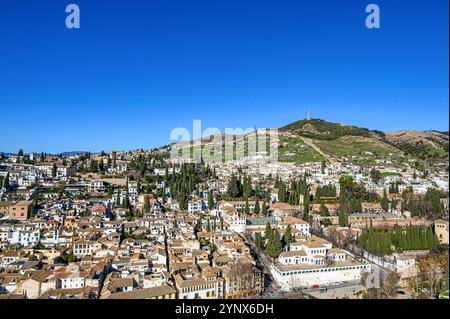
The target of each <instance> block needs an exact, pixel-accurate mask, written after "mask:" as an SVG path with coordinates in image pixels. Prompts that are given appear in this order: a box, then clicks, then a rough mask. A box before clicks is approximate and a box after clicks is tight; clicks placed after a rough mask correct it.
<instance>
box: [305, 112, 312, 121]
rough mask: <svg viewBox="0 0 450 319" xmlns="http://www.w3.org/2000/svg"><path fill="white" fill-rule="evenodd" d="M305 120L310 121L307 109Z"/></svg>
mask: <svg viewBox="0 0 450 319" xmlns="http://www.w3.org/2000/svg"><path fill="white" fill-rule="evenodd" d="M306 119H307V120H308V121H309V120H310V119H311V117H310V115H309V109H308V111H307V112H306Z"/></svg>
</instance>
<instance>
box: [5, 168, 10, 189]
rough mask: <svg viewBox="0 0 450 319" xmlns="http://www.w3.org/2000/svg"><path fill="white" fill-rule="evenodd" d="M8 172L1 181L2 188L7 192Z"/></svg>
mask: <svg viewBox="0 0 450 319" xmlns="http://www.w3.org/2000/svg"><path fill="white" fill-rule="evenodd" d="M9 186H10V185H9V172H8V173H6V176H5V178H4V179H3V188H4V189H6V190H8V189H9Z"/></svg>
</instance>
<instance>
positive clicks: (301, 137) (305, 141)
mask: <svg viewBox="0 0 450 319" xmlns="http://www.w3.org/2000/svg"><path fill="white" fill-rule="evenodd" d="M299 138H300V139H301V140H302V141H303V142H304V143H305V144H306V145H309V146H311V147H312V148H313V149H314V150H315V151H316V152H317V153H319V154H320V155H322V156H323V157H325V158H326V159H327V160H328V161H329V162H330V163H331V164H335V163H336V162H337V161H336V160H335V159H334V158H333V157H331V156H330V155H328V154H325V153H324V152H323V151H322V150H321V149H320V148H319V147H318V146H317V145H316V144H314V142H313V140H312V139H310V138H307V137H303V136H299Z"/></svg>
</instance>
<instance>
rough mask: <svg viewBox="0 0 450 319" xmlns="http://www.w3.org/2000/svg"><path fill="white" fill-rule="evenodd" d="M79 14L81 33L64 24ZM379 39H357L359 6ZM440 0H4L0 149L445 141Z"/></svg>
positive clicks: (0, 10)
mask: <svg viewBox="0 0 450 319" xmlns="http://www.w3.org/2000/svg"><path fill="white" fill-rule="evenodd" d="M71 2H72V3H77V4H78V5H79V6H80V9H81V29H79V30H68V29H66V27H65V17H66V13H65V6H66V5H67V4H68V3H71ZM369 3H377V4H378V5H379V6H380V7H381V29H379V30H373V29H372V30H369V29H366V28H365V24H364V21H365V17H366V13H365V6H366V5H367V4H369ZM448 12H449V8H448V1H447V0H421V1H405V0H403V1H399V0H388V1H379V0H367V1H359V0H326V1H325V0H303V1H302V0H292V1H290V0H273V1H264V0H204V1H203V0H179V1H175V0H157V1H156V0H141V1H138V0H109V1H107V0H102V1H100V0H71V1H62V0H40V1H23V0H15V1H0V41H1V42H0V109H1V112H0V119H1V127H2V129H1V134H0V150H1V151H5V152H17V150H18V149H19V148H23V149H24V150H25V152H31V151H37V152H40V151H46V152H62V151H72V150H90V151H100V150H102V149H103V150H105V151H107V150H111V149H117V150H120V149H136V148H151V147H154V146H157V145H161V144H167V143H168V142H169V134H170V132H171V130H172V129H173V128H175V127H186V128H189V129H191V130H192V120H194V119H200V120H202V121H203V128H205V127H210V126H212V127H217V128H219V129H221V130H223V129H225V128H226V127H243V128H247V127H254V126H257V127H280V126H282V125H284V124H287V123H290V122H292V121H295V120H298V119H301V118H304V117H306V114H307V111H308V109H309V110H310V112H311V116H312V117H315V118H324V119H326V120H330V121H336V122H343V123H347V124H352V125H357V126H363V127H367V128H371V129H380V130H385V131H391V130H399V129H418V130H426V129H437V130H448V119H449V112H448V98H449V96H448V84H449V83H448V76H449V74H448V68H449V65H448V55H449V42H448V26H449V19H448Z"/></svg>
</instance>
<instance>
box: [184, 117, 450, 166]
mask: <svg viewBox="0 0 450 319" xmlns="http://www.w3.org/2000/svg"><path fill="white" fill-rule="evenodd" d="M250 134H252V133H250ZM278 135H279V139H280V143H279V160H280V161H281V162H294V163H305V162H320V161H323V160H326V161H328V162H337V161H342V160H344V159H346V160H351V161H353V162H355V163H358V164H366V165H373V164H375V163H376V162H377V161H378V162H379V161H382V162H386V164H388V165H394V166H395V165H402V164H403V163H404V162H406V161H409V160H417V159H429V158H433V159H436V160H441V159H446V158H448V140H449V136H448V133H442V132H438V131H424V132H421V131H398V132H390V133H383V132H381V131H377V130H369V129H366V128H361V127H356V126H349V125H345V124H340V123H332V122H327V121H325V120H321V119H304V120H299V121H296V122H293V123H291V124H288V125H285V126H283V127H282V128H280V129H279V131H278ZM241 138H245V137H242V136H241ZM210 143H211V142H210V141H208V140H203V141H202V142H201V144H202V145H207V144H210ZM216 143H217V139H216ZM182 144H186V145H185V147H190V148H191V149H192V147H191V146H190V143H189V142H185V143H182Z"/></svg>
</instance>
